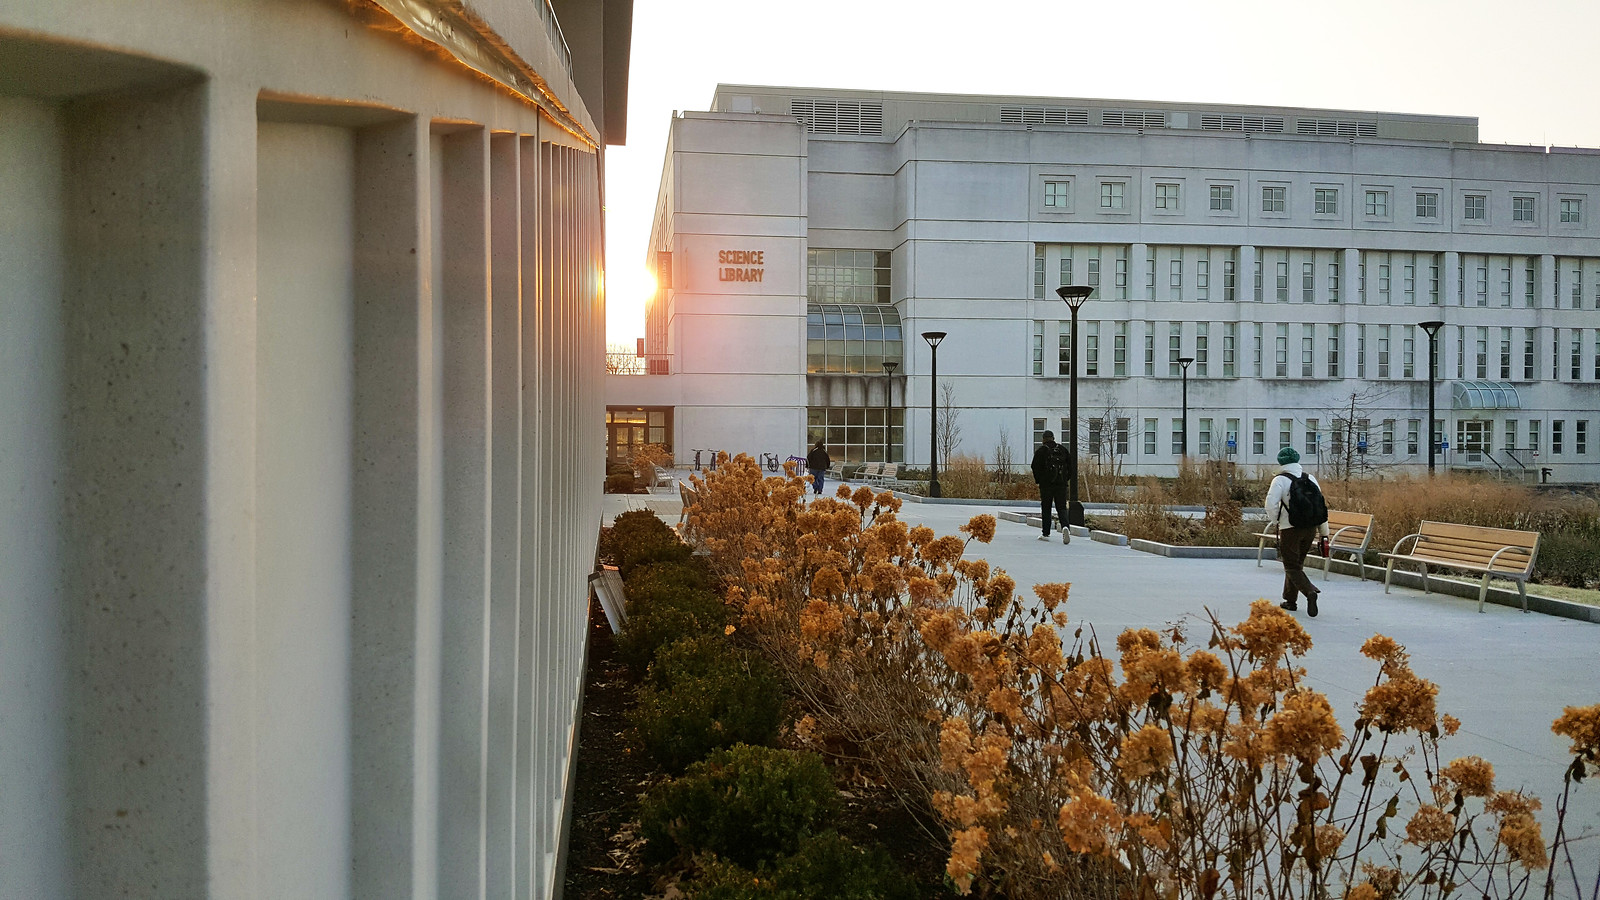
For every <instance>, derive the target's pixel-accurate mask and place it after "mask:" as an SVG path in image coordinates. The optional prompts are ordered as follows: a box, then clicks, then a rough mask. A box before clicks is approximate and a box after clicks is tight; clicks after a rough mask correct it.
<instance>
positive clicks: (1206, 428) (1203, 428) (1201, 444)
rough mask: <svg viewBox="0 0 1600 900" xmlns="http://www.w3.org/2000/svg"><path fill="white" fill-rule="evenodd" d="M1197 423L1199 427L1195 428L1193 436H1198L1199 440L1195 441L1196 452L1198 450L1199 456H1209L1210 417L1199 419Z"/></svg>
mask: <svg viewBox="0 0 1600 900" xmlns="http://www.w3.org/2000/svg"><path fill="white" fill-rule="evenodd" d="M1199 424H1200V427H1199V428H1197V429H1195V436H1196V437H1198V438H1199V440H1198V441H1197V447H1196V452H1198V453H1199V454H1200V455H1201V456H1210V455H1211V420H1210V419H1201V420H1200V423H1199Z"/></svg>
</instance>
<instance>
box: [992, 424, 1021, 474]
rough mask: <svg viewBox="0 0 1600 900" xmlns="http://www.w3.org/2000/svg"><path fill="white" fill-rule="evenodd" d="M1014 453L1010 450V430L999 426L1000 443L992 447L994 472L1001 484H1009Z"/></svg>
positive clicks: (1014, 457) (1014, 458) (1014, 459)
mask: <svg viewBox="0 0 1600 900" xmlns="http://www.w3.org/2000/svg"><path fill="white" fill-rule="evenodd" d="M1015 461H1016V451H1015V450H1013V449H1012V448H1011V429H1009V428H1007V427H1005V426H1004V425H1001V426H1000V442H999V443H998V444H995V445H994V471H995V475H996V477H997V479H998V480H999V482H1000V483H1001V484H1010V483H1011V476H1012V474H1013V473H1012V471H1011V467H1012V465H1013V464H1014V463H1015Z"/></svg>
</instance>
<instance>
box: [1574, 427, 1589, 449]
mask: <svg viewBox="0 0 1600 900" xmlns="http://www.w3.org/2000/svg"><path fill="white" fill-rule="evenodd" d="M1572 424H1573V431H1572V452H1573V453H1576V454H1578V455H1579V456H1582V455H1584V454H1585V453H1588V452H1589V420H1588V419H1579V420H1578V421H1576V422H1574V423H1572Z"/></svg>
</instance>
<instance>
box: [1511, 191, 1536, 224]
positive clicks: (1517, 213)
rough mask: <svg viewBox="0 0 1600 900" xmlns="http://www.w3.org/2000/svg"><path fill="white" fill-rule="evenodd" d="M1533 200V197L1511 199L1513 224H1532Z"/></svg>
mask: <svg viewBox="0 0 1600 900" xmlns="http://www.w3.org/2000/svg"><path fill="white" fill-rule="evenodd" d="M1533 199H1534V198H1532V197H1512V198H1511V221H1513V222H1532V221H1533Z"/></svg>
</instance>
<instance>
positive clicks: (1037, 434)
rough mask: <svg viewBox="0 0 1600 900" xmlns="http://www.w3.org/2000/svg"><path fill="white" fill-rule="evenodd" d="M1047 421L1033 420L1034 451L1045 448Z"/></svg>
mask: <svg viewBox="0 0 1600 900" xmlns="http://www.w3.org/2000/svg"><path fill="white" fill-rule="evenodd" d="M1046 421H1047V420H1046V419H1034V420H1033V449H1034V450H1035V451H1037V450H1038V449H1039V448H1040V447H1042V446H1044V426H1045V422H1046Z"/></svg>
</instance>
